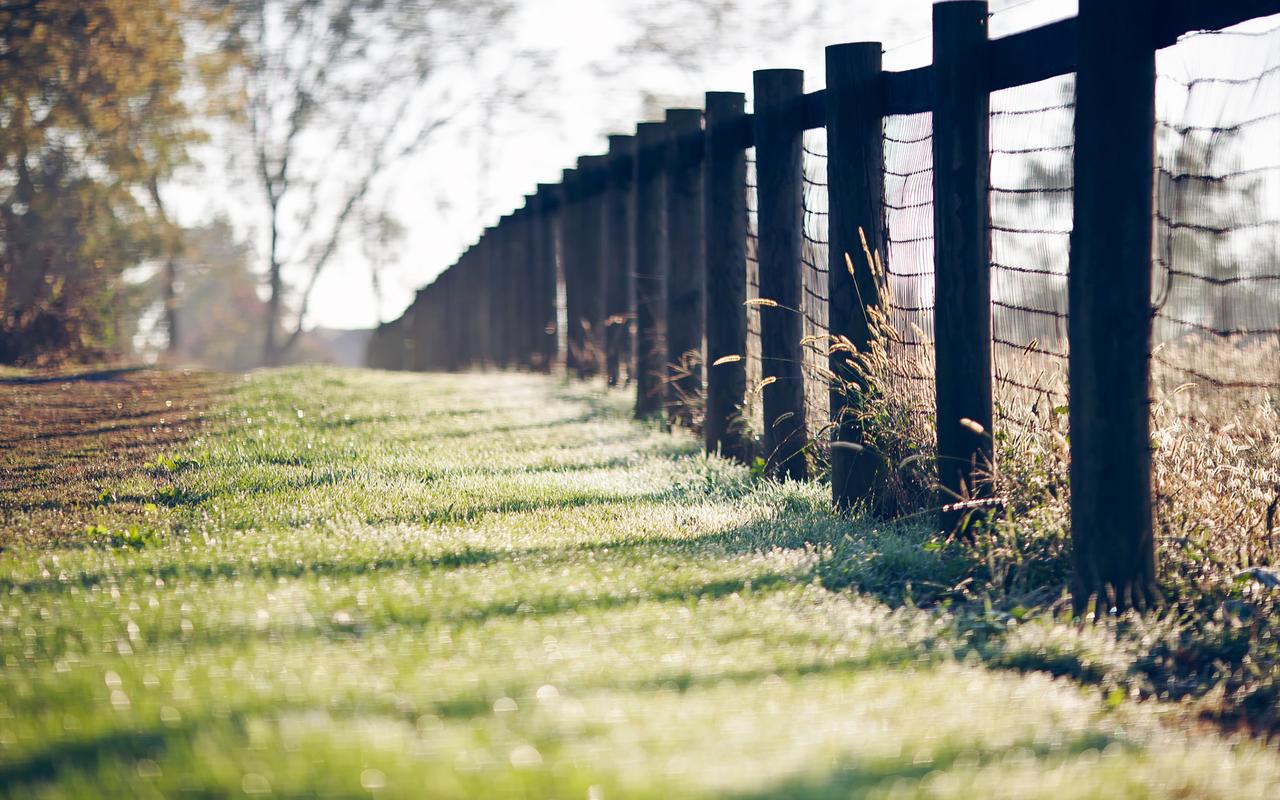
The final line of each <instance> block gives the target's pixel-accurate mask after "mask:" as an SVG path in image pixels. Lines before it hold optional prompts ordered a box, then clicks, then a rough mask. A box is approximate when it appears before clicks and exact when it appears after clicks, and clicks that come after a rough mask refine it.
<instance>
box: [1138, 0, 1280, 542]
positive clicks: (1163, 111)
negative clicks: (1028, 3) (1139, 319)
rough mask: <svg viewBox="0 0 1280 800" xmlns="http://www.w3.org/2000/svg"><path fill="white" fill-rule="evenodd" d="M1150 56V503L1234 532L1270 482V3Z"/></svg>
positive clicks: (1277, 396)
mask: <svg viewBox="0 0 1280 800" xmlns="http://www.w3.org/2000/svg"><path fill="white" fill-rule="evenodd" d="M1156 64H1157V72H1158V79H1157V84H1156V109H1157V111H1156V113H1157V126H1156V152H1157V166H1156V225H1155V230H1156V234H1155V235H1156V240H1155V267H1154V273H1153V281H1152V283H1153V287H1152V288H1153V292H1152V293H1153V297H1152V304H1153V306H1154V308H1155V320H1154V330H1153V347H1152V352H1151V358H1152V396H1151V400H1152V414H1153V431H1154V435H1155V443H1156V447H1157V449H1156V456H1155V460H1154V468H1155V478H1156V488H1157V501H1158V509H1159V511H1160V513H1161V517H1162V521H1163V522H1164V523H1165V524H1166V525H1167V524H1169V523H1170V522H1171V521H1172V522H1175V523H1176V524H1177V527H1179V528H1182V529H1184V530H1185V529H1187V528H1191V529H1196V528H1200V529H1206V530H1207V529H1212V530H1215V531H1218V532H1226V535H1228V536H1230V535H1236V536H1242V537H1243V536H1247V535H1248V533H1249V532H1250V531H1251V530H1257V529H1258V528H1259V527H1260V526H1261V527H1265V525H1266V523H1265V519H1264V513H1265V509H1266V508H1267V506H1268V504H1269V503H1270V502H1271V499H1272V498H1273V497H1274V496H1276V493H1277V491H1280V488H1278V487H1280V413H1278V411H1277V408H1278V407H1280V235H1278V234H1280V16H1273V17H1267V18H1261V19H1256V20H1251V21H1250V22H1247V23H1244V24H1242V25H1238V26H1235V27H1233V28H1229V29H1224V30H1217V31H1204V32H1199V33H1193V34H1189V35H1187V36H1185V37H1183V38H1182V39H1181V40H1180V41H1179V42H1178V43H1176V44H1175V45H1173V46H1171V47H1168V48H1165V49H1163V50H1160V51H1159V52H1158V53H1157V54H1156ZM1262 533H1263V534H1264V537H1265V534H1266V533H1267V531H1265V530H1263V531H1262Z"/></svg>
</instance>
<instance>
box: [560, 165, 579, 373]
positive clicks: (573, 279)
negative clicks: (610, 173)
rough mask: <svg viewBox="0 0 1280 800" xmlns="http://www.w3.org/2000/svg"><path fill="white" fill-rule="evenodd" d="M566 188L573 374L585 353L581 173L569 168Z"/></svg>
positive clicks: (564, 266) (563, 230) (563, 233)
mask: <svg viewBox="0 0 1280 800" xmlns="http://www.w3.org/2000/svg"><path fill="white" fill-rule="evenodd" d="M561 176H562V177H561V183H562V185H563V187H564V191H563V205H562V206H561V210H560V267H561V270H562V275H561V277H562V279H563V281H564V283H563V287H564V306H565V357H564V361H565V369H566V370H568V372H569V373H571V374H572V373H576V372H577V370H578V359H579V357H580V355H581V353H582V347H583V341H582V326H581V325H579V324H578V323H577V320H578V319H580V318H581V316H582V286H581V285H580V283H579V281H580V277H579V276H580V274H581V272H582V268H581V261H582V237H581V234H580V231H581V229H582V224H581V223H582V220H581V216H582V213H581V212H582V202H581V197H580V195H581V189H580V184H581V179H582V176H581V173H580V172H579V170H577V169H576V168H572V167H571V168H569V169H566V170H564V171H563V172H562V173H561Z"/></svg>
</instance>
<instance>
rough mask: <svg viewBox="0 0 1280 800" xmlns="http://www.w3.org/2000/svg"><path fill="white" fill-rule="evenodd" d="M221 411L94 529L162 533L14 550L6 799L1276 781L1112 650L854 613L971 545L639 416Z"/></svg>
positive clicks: (517, 398)
mask: <svg viewBox="0 0 1280 800" xmlns="http://www.w3.org/2000/svg"><path fill="white" fill-rule="evenodd" d="M211 417H212V418H213V421H212V422H211V424H210V425H209V426H207V427H206V428H205V429H204V430H203V431H202V432H201V434H200V438H199V439H198V440H195V441H192V442H188V443H187V444H186V445H183V446H181V447H180V448H176V449H175V451H174V452H172V453H167V454H165V455H164V456H163V458H160V459H157V460H155V461H154V462H153V463H152V465H151V468H150V470H149V472H148V474H147V476H145V477H138V476H136V475H135V476H131V477H130V478H129V479H128V480H129V486H127V487H111V486H104V487H102V488H103V491H104V494H105V497H106V498H107V499H106V500H104V503H105V505H106V508H107V509H108V510H109V508H110V505H111V503H112V501H111V499H110V498H111V497H112V496H113V495H114V496H120V497H126V496H127V497H129V498H133V499H130V500H129V501H128V502H130V503H132V504H134V505H138V504H139V503H140V502H141V500H140V498H145V497H148V496H152V495H154V499H153V500H152V501H150V502H153V503H155V504H156V505H157V506H159V507H160V508H161V509H162V510H163V513H162V514H161V513H157V514H153V515H152V516H150V517H146V516H145V515H146V512H145V511H136V512H131V513H135V514H136V515H137V516H138V517H139V519H138V520H137V522H138V524H140V525H143V524H145V525H146V526H147V530H148V531H150V536H149V538H148V540H147V541H146V542H145V543H142V544H140V545H139V546H134V545H133V544H131V543H130V544H122V545H120V546H112V545H110V543H109V542H110V537H100V538H102V539H103V542H105V543H103V542H99V543H96V544H93V545H85V544H84V543H83V542H80V543H76V542H66V543H62V544H43V545H41V546H40V547H39V548H35V547H32V548H21V547H19V548H15V549H12V550H9V551H6V552H5V553H3V554H0V659H3V669H2V670H0V795H4V796H9V797H23V798H33V797H34V798H39V797H80V796H130V797H133V796H160V795H163V796H170V795H172V796H182V795H188V794H189V795H195V796H205V797H209V796H243V795H246V794H247V795H255V796H292V797H301V796H329V797H359V796H374V797H467V796H470V797H531V796H532V797H542V796H545V797H574V798H584V797H586V798H610V797H653V798H658V797H788V798H790V797H846V796H876V797H879V796H893V797H906V796H928V797H965V798H967V797H1011V798H1015V797H1016V798H1026V797H1053V798H1062V797H1102V796H1144V797H1262V796H1268V795H1270V794H1274V792H1275V790H1276V788H1277V786H1280V756H1278V755H1277V754H1275V753H1274V752H1273V751H1271V750H1269V749H1266V748H1264V747H1263V746H1261V745H1260V744H1257V743H1255V742H1252V741H1249V740H1235V739H1228V738H1224V737H1223V736H1220V735H1217V734H1214V733H1212V732H1208V731H1205V730H1200V729H1197V730H1195V731H1192V730H1190V729H1188V728H1187V727H1185V726H1183V727H1179V726H1178V725H1177V724H1176V721H1177V720H1178V719H1180V718H1181V717H1179V715H1178V714H1177V713H1176V709H1175V708H1174V707H1172V706H1170V705H1167V704H1162V703H1158V702H1144V703H1134V702H1132V701H1130V700H1129V699H1128V698H1127V694H1126V692H1125V691H1124V686H1125V684H1123V682H1121V681H1119V680H1112V678H1113V677H1114V676H1116V675H1120V674H1123V673H1124V671H1125V670H1126V669H1127V667H1128V665H1129V664H1130V663H1131V657H1132V654H1131V653H1130V652H1129V651H1128V650H1126V646H1125V645H1124V644H1123V642H1124V641H1125V640H1123V639H1121V638H1117V636H1115V635H1113V634H1114V632H1113V631H1112V630H1111V629H1110V628H1089V629H1085V630H1080V629H1078V628H1076V627H1074V626H1072V625H1069V624H1060V623H1058V622H1055V621H1054V620H1053V619H1052V618H1046V617H1044V616H1038V617H1035V618H1034V619H1032V618H1028V619H1026V620H1025V621H1023V622H1019V615H1018V614H1012V613H1010V614H1003V615H1000V614H995V613H993V614H988V615H985V616H981V617H980V618H979V619H978V620H977V621H976V622H964V621H963V619H962V618H963V617H964V614H965V613H968V612H963V613H962V612H960V611H954V612H953V611H948V610H945V609H944V608H942V606H943V605H945V604H944V603H941V602H940V603H936V604H935V605H934V607H933V608H932V609H929V610H924V609H920V608H917V607H915V606H913V605H912V602H911V599H912V598H911V596H906V597H902V598H899V599H903V600H904V602H903V603H899V604H894V605H886V604H885V603H884V602H882V601H880V600H877V599H875V598H874V597H871V596H868V595H864V594H859V593H857V590H858V589H863V590H869V591H874V592H877V593H878V594H880V595H881V596H886V595H888V594H889V590H890V589H892V588H893V585H894V583H895V581H896V582H897V585H898V586H899V587H901V585H902V580H903V576H904V575H907V576H914V577H915V578H916V579H917V580H918V581H919V582H929V581H934V582H937V581H943V582H945V580H947V579H949V576H948V573H947V570H948V569H949V568H950V567H949V565H950V564H952V563H953V554H951V553H949V552H946V551H943V550H939V549H938V548H937V547H934V546H931V542H930V540H929V538H928V536H927V535H925V534H924V533H923V532H922V530H921V529H920V528H911V527H899V528H886V529H875V528H872V527H871V526H869V525H865V524H863V523H860V522H856V521H854V522H850V521H848V520H845V519H842V518H839V517H837V516H834V515H832V514H830V513H829V512H828V511H827V510H826V506H827V492H828V489H827V488H826V487H823V486H821V485H819V484H786V485H778V484H774V483H770V482H767V481H761V480H757V479H753V478H752V477H751V475H750V473H749V471H748V470H747V469H746V468H739V467H735V466H732V465H730V464H729V463H727V462H725V461H722V460H719V459H708V458H706V457H704V456H702V455H701V454H699V453H698V443H697V442H696V441H695V440H694V439H693V438H692V437H689V436H687V435H686V434H681V433H676V434H672V433H667V432H664V431H662V430H660V429H659V428H658V427H656V426H644V425H641V424H637V423H635V422H632V421H631V420H630V419H629V413H628V408H627V406H626V401H625V399H624V397H623V396H622V395H620V394H617V395H614V394H606V393H603V392H601V391H598V390H594V389H591V388H589V387H588V388H584V387H581V386H575V387H572V388H566V387H564V386H563V385H560V384H557V383H556V382H555V381H553V380H550V379H545V378H539V377H534V376H512V375H507V376H476V375H472V376H421V375H407V374H386V373H373V372H355V371H351V372H342V371H335V370H325V369H296V370H287V371H279V372H268V373H258V374H254V375H252V376H250V377H249V378H247V379H245V380H244V381H243V382H242V383H240V384H239V385H238V386H237V388H236V389H235V390H234V392H233V393H232V394H231V396H230V399H229V400H228V401H227V402H226V404H225V405H224V407H223V408H222V409H221V410H220V411H215V412H213V413H212V414H211ZM117 489H118V491H116V490H117ZM126 489H127V491H125V490H126ZM122 502H123V501H122ZM142 507H143V508H145V503H142ZM854 547H856V548H857V549H856V552H854V551H852V550H850V548H854ZM838 552H843V554H844V556H845V557H844V558H842V559H838V558H837V555H836V554H837V553H838ZM841 587H847V588H841ZM916 591H917V592H918V591H919V590H916ZM992 666H1000V667H1011V668H1012V669H992V668H991V667H992ZM1018 670H1040V671H1038V672H1019V671H1018ZM1049 673H1056V674H1062V675H1067V676H1071V677H1074V678H1079V679H1082V680H1085V681H1088V682H1089V685H1082V684H1081V683H1078V682H1075V681H1071V680H1069V679H1068V678H1053V677H1050V674H1049Z"/></svg>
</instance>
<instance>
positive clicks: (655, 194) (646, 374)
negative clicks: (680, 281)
mask: <svg viewBox="0 0 1280 800" xmlns="http://www.w3.org/2000/svg"><path fill="white" fill-rule="evenodd" d="M665 144H666V128H665V126H664V125H663V124H662V123H661V122H641V123H640V124H639V125H637V126H636V273H635V275H636V277H635V281H636V416H637V417H648V416H651V415H653V414H654V413H656V412H658V411H661V410H662V376H663V375H664V374H665V366H666V365H665V363H664V361H665V358H664V356H665V354H666V348H665V345H664V342H663V340H664V334H665V328H666V319H665V316H666V270H667V212H666V206H667V200H666V186H665V178H664V175H663V162H664V154H665Z"/></svg>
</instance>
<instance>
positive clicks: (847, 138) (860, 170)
mask: <svg viewBox="0 0 1280 800" xmlns="http://www.w3.org/2000/svg"><path fill="white" fill-rule="evenodd" d="M882 50H883V47H882V45H881V44H880V43H879V42H855V43H851V44H837V45H832V46H830V47H828V48H827V53H826V55H827V92H826V96H827V198H828V200H827V202H828V212H829V216H828V218H827V239H828V241H829V242H830V246H829V247H828V261H827V297H828V304H827V324H828V327H829V328H830V330H831V336H832V343H835V342H836V341H838V340H837V339H836V337H845V338H847V339H848V340H849V343H850V344H851V345H852V346H853V347H855V348H856V349H857V350H858V352H861V353H865V352H867V351H868V350H869V349H870V342H871V328H870V324H869V323H870V317H869V315H868V309H869V308H871V307H873V306H878V305H879V303H880V287H879V281H878V280H877V279H876V277H875V276H874V275H873V274H872V265H871V264H868V263H867V259H866V255H865V254H864V252H863V247H862V238H861V237H862V236H865V237H866V244H867V247H868V248H870V249H871V251H872V253H873V254H879V255H880V256H881V257H884V256H885V254H886V247H885V241H886V239H885V215H884V152H883V141H882V138H881V137H882V131H883V116H884V112H883V108H884V91H883V89H882V84H881V75H882V73H881V55H880V54H881V52H882ZM859 232H861V235H860V233H859ZM850 264H852V272H851V271H850V267H849V265H850ZM849 356H850V354H849V353H848V352H845V351H843V350H840V349H833V351H832V352H831V356H830V359H829V364H830V369H831V372H832V373H834V374H835V375H836V376H837V378H838V379H839V381H838V382H836V383H835V384H834V385H833V386H832V389H831V419H832V421H833V422H834V423H835V427H834V429H833V433H832V439H833V442H832V447H831V499H832V503H833V504H834V506H835V507H836V508H837V509H840V510H847V509H849V508H851V507H852V506H853V505H854V504H856V503H859V502H862V501H864V500H865V501H869V507H870V508H871V509H872V511H873V512H875V513H878V514H885V515H887V514H892V513H893V509H892V508H891V507H889V503H888V501H887V499H885V498H879V497H877V495H876V493H875V491H874V489H875V486H876V483H877V476H878V474H879V472H880V465H881V464H882V463H883V460H882V459H881V458H880V457H879V455H878V454H877V453H876V452H875V451H874V449H873V448H872V445H871V443H870V442H865V441H863V437H862V431H861V427H860V425H859V423H858V419H857V416H856V409H857V404H858V400H859V396H860V394H861V393H862V392H863V391H865V390H866V389H867V388H868V387H867V385H866V382H865V380H864V377H865V376H863V375H861V374H860V373H859V372H858V371H856V370H854V369H852V368H851V367H850V361H849ZM858 448H862V449H858Z"/></svg>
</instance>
